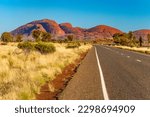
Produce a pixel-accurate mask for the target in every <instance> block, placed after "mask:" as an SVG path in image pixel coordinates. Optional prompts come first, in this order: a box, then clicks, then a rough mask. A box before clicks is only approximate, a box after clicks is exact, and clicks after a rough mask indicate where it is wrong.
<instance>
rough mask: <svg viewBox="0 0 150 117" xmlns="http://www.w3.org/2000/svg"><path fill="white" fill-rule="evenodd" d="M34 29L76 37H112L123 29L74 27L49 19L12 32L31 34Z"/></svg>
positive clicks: (56, 34)
mask: <svg viewBox="0 0 150 117" xmlns="http://www.w3.org/2000/svg"><path fill="white" fill-rule="evenodd" d="M33 30H40V31H43V32H49V33H51V34H52V35H53V37H62V38H63V37H65V36H67V35H70V34H72V35H74V37H75V38H76V39H112V38H113V37H112V36H113V35H114V34H115V33H122V31H120V30H118V29H116V28H113V27H110V26H106V25H99V26H96V27H93V28H90V29H83V28H80V27H73V26H72V25H71V24H70V23H62V24H57V23H56V22H55V21H53V20H48V19H43V20H36V21H33V22H30V23H28V24H26V25H23V26H21V27H19V28H17V29H15V30H13V31H12V32H11V33H12V34H13V35H17V34H22V35H27V36H30V35H31V33H32V31H33ZM62 38H61V39H62Z"/></svg>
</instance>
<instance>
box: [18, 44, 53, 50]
mask: <svg viewBox="0 0 150 117" xmlns="http://www.w3.org/2000/svg"><path fill="white" fill-rule="evenodd" d="M18 48H20V49H23V50H29V51H31V50H37V51H39V52H41V53H52V52H55V51H56V48H55V46H54V45H53V44H51V43H45V42H38V43H32V42H23V43H19V44H18Z"/></svg>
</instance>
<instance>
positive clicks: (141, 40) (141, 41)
mask: <svg viewBox="0 0 150 117" xmlns="http://www.w3.org/2000/svg"><path fill="white" fill-rule="evenodd" d="M139 43H140V47H142V43H143V39H142V37H141V36H140V38H139Z"/></svg>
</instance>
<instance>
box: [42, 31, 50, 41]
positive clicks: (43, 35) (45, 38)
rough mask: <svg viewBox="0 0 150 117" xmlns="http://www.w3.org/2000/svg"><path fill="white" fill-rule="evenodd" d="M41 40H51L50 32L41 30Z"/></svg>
mask: <svg viewBox="0 0 150 117" xmlns="http://www.w3.org/2000/svg"><path fill="white" fill-rule="evenodd" d="M42 41H46V42H48V41H51V34H50V33H48V32H43V33H42Z"/></svg>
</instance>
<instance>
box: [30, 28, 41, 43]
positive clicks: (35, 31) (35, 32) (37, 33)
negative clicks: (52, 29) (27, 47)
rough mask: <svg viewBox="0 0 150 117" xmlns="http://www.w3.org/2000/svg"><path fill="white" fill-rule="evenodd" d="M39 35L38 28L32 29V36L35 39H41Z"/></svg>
mask: <svg viewBox="0 0 150 117" xmlns="http://www.w3.org/2000/svg"><path fill="white" fill-rule="evenodd" d="M40 36H41V31H40V30H34V31H32V37H33V38H34V39H35V41H41V39H40Z"/></svg>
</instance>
